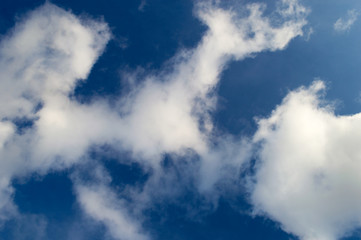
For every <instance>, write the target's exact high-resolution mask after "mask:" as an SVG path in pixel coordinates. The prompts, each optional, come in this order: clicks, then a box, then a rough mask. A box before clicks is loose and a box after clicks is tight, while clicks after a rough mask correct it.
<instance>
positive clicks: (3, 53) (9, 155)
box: [0, 3, 110, 218]
mask: <svg viewBox="0 0 361 240" xmlns="http://www.w3.org/2000/svg"><path fill="white" fill-rule="evenodd" d="M109 38H110V33H109V31H108V27H107V25H106V24H105V23H103V22H95V21H92V20H90V19H82V20H80V19H78V18H76V17H75V16H74V15H72V14H71V13H69V12H66V11H64V10H62V9H60V8H58V7H56V6H54V5H52V4H49V3H46V4H45V5H43V6H42V7H40V8H38V9H36V10H35V11H33V12H30V13H29V14H28V15H27V16H26V17H25V19H24V20H23V21H21V22H19V23H18V24H17V25H16V27H15V28H14V29H13V30H12V31H10V32H9V33H8V34H7V35H6V36H4V37H3V39H2V41H1V43H0V79H1V87H0V102H1V103H2V104H0V133H1V137H0V158H1V159H2V160H1V163H0V165H1V167H0V169H1V170H0V183H1V189H0V198H1V199H2V198H3V197H4V198H9V197H11V194H9V192H11V191H12V190H11V187H10V185H9V184H10V181H11V178H12V177H13V176H14V175H23V174H29V173H31V172H32V171H34V170H36V169H43V171H47V170H48V167H49V166H52V165H54V163H56V162H57V160H56V155H55V154H53V155H51V156H50V155H47V156H46V157H45V155H46V154H47V153H46V150H42V147H43V146H42V145H41V144H42V140H43V139H44V136H42V134H41V133H42V132H47V130H49V131H50V129H53V126H54V127H55V126H56V125H55V124H54V125H53V126H50V128H49V129H44V128H43V126H42V125H41V124H39V122H41V121H46V119H48V118H49V116H47V117H44V116H43V114H44V113H43V111H45V112H46V111H47V109H48V107H50V106H51V105H52V104H56V103H55V102H57V101H63V100H64V99H68V96H67V95H68V94H69V93H70V92H71V91H72V90H73V89H74V87H75V85H76V83H77V81H78V80H79V79H85V78H86V77H87V76H88V74H89V71H90V68H91V67H92V65H93V64H94V62H95V61H96V60H97V58H98V56H99V55H100V54H101V53H102V51H103V49H104V47H105V44H106V43H107V41H108V40H109ZM65 103H66V101H65ZM58 104H60V103H59V102H58ZM43 117H44V118H43ZM18 119H24V120H26V121H29V122H32V123H33V125H32V126H33V127H28V128H25V129H24V131H18V130H19V129H18V128H20V127H21V126H19V125H18V124H17V123H16V122H17V120H18ZM38 121H39V122H38ZM55 121H56V122H57V123H59V121H61V119H56V120H55ZM45 127H46V126H45ZM50 132H52V131H50ZM53 137H54V138H55V139H52V141H53V142H52V143H54V145H52V146H49V145H48V146H49V148H54V149H55V151H56V149H57V148H58V147H57V146H58V145H61V143H60V142H58V140H60V139H58V136H53ZM79 147H81V146H80V145H79ZM55 153H56V152H55ZM39 156H44V157H39ZM1 202H2V203H5V202H6V200H3V201H1ZM1 217H2V216H1ZM1 217H0V218H1Z"/></svg>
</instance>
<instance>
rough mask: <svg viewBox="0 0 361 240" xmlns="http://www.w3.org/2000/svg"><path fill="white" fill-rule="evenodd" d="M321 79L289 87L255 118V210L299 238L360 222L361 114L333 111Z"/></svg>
mask: <svg viewBox="0 0 361 240" xmlns="http://www.w3.org/2000/svg"><path fill="white" fill-rule="evenodd" d="M324 88H325V85H324V83H323V82H322V81H316V82H314V83H313V84H312V85H311V86H310V87H308V88H304V87H302V88H300V89H298V90H295V91H292V92H290V93H289V94H288V95H287V97H286V98H285V99H284V100H283V102H282V104H281V105H279V106H278V107H277V108H276V109H275V110H274V111H273V112H272V114H271V116H270V117H268V118H265V119H261V120H259V129H258V131H257V133H256V135H255V136H254V141H255V143H256V144H258V145H259V150H258V154H257V158H258V164H257V166H256V174H255V176H254V179H253V180H254V183H253V185H252V187H251V189H252V195H251V201H252V203H253V204H254V206H255V212H256V213H257V214H261V215H265V216H268V217H270V218H271V219H273V220H276V221H278V222H280V223H281V225H282V228H283V229H284V230H285V231H287V232H290V233H293V234H295V235H297V236H299V237H300V238H301V239H305V240H313V239H317V240H335V239H339V238H341V237H342V236H344V235H345V234H347V233H350V231H352V230H354V229H355V228H357V227H360V226H361V207H360V204H359V203H360V201H361V191H360V187H361V176H360V174H359V169H360V167H361V150H360V147H359V143H360V141H361V134H360V133H361V127H360V126H361V115H360V114H356V115H351V116H337V115H335V113H334V112H333V108H332V106H330V105H327V104H326V103H325V102H324V101H322V100H321V99H322V98H321V93H322V92H323V90H324Z"/></svg>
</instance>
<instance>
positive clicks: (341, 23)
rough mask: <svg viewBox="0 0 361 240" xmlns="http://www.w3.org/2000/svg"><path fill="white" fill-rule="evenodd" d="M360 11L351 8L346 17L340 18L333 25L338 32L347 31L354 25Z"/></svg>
mask: <svg viewBox="0 0 361 240" xmlns="http://www.w3.org/2000/svg"><path fill="white" fill-rule="evenodd" d="M358 15H359V13H358V11H357V10H356V9H352V10H349V11H348V12H347V15H346V17H344V18H339V19H337V21H336V22H335V24H334V25H333V28H334V29H335V31H336V32H346V31H348V30H350V29H351V27H352V25H353V24H354V23H355V22H356V20H357V18H358Z"/></svg>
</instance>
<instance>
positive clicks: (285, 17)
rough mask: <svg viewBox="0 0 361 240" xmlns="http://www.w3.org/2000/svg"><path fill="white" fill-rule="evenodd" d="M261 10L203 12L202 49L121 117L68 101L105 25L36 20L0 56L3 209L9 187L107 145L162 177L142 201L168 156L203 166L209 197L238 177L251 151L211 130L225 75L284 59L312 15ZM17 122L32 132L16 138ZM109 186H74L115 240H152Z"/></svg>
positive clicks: (43, 14) (136, 90) (137, 91)
mask: <svg viewBox="0 0 361 240" xmlns="http://www.w3.org/2000/svg"><path fill="white" fill-rule="evenodd" d="M264 8H265V6H264V5H262V4H250V5H247V6H246V7H245V14H244V15H241V14H240V13H237V12H235V11H234V10H226V9H222V8H221V7H219V6H218V5H217V4H213V3H210V2H206V3H204V2H201V3H199V4H198V5H197V8H196V11H197V14H198V16H199V18H200V19H201V21H203V23H204V24H205V25H207V27H208V31H206V33H205V35H204V36H203V38H202V40H201V41H200V43H199V44H198V46H197V47H195V48H194V49H190V50H183V51H180V52H179V54H177V56H175V57H174V58H173V59H172V60H171V61H170V64H171V70H170V71H165V72H161V73H159V74H155V75H154V74H153V75H146V77H144V78H143V79H141V81H139V82H141V83H140V84H137V85H133V86H131V90H130V91H129V93H127V95H126V96H125V97H123V98H121V99H118V101H117V103H116V104H115V105H116V107H111V106H110V105H109V104H108V103H107V102H106V101H105V100H93V101H92V102H91V103H89V104H82V103H79V102H77V101H76V100H74V99H72V98H69V95H71V94H72V92H73V90H74V87H75V86H76V83H77V81H78V80H79V79H85V78H86V77H87V75H88V74H89V71H90V69H91V67H92V65H93V64H94V62H95V61H96V59H97V58H98V56H99V55H100V54H101V53H102V51H103V49H104V47H105V45H106V43H107V42H108V41H109V39H110V33H109V30H108V27H107V25H106V24H105V23H102V22H96V21H92V20H89V19H88V20H84V19H83V20H81V19H78V18H76V17H75V16H74V15H72V14H71V13H69V12H66V11H64V10H62V9H59V8H58V7H56V6H54V5H51V4H49V3H47V4H45V5H44V6H43V7H40V8H39V9H37V10H35V11H34V12H32V13H30V14H29V15H28V16H27V18H26V19H25V20H24V21H23V22H22V23H19V24H18V25H17V26H16V28H15V29H14V30H13V31H12V32H11V33H10V34H9V35H8V36H7V37H5V39H4V40H3V41H2V43H1V46H0V79H1V88H0V101H1V102H2V103H7V104H2V105H1V106H0V118H1V122H0V133H1V137H0V158H1V159H2V161H1V162H0V176H1V179H0V183H1V184H2V185H1V187H2V188H1V189H0V190H3V191H1V192H0V193H1V196H0V199H1V198H3V197H4V198H6V199H9V197H10V196H11V187H10V185H9V183H10V181H11V179H12V177H14V176H24V175H27V174H29V173H32V172H34V171H36V172H40V173H43V174H45V173H46V172H47V171H49V169H63V168H66V167H69V166H72V165H73V164H75V163H79V162H80V160H82V157H84V154H86V152H87V150H88V149H89V147H91V146H94V145H102V144H110V145H111V146H113V147H114V148H117V149H119V151H122V150H125V151H130V152H131V153H132V158H133V160H134V161H138V162H139V163H140V164H141V165H142V166H146V167H149V168H151V169H152V170H153V171H154V172H155V173H154V175H153V176H154V178H153V179H152V177H151V178H150V180H149V184H148V185H147V187H146V188H145V189H146V191H144V192H141V193H139V194H138V195H137V196H143V197H144V196H145V197H144V199H149V198H150V196H152V189H155V188H157V187H158V186H157V185H156V183H158V182H159V181H156V179H162V177H163V176H162V174H163V173H164V171H163V169H162V166H161V164H160V163H161V161H162V159H163V156H164V154H171V155H172V154H173V155H174V156H176V157H175V158H174V159H177V158H182V156H183V157H187V156H188V154H189V152H191V153H192V154H191V155H192V156H194V155H196V156H197V157H198V159H200V163H199V164H198V165H195V166H196V167H195V169H191V170H190V171H191V172H192V171H194V172H197V171H200V174H199V177H198V178H199V179H197V181H196V182H197V183H198V186H197V188H198V190H200V191H201V192H209V191H212V189H213V186H214V185H215V184H216V183H217V182H218V181H220V180H221V179H222V178H223V177H230V176H229V175H230V173H231V172H232V173H234V176H235V177H237V176H238V169H239V168H240V166H241V165H242V164H243V163H244V162H245V161H246V159H247V158H248V152H249V144H248V143H247V141H246V140H242V139H241V140H239V139H233V138H232V137H230V136H227V134H220V135H219V134H216V131H214V130H213V126H212V121H211V115H210V114H211V112H212V111H213V110H214V109H215V107H216V101H217V95H216V93H215V89H216V87H217V84H218V83H219V81H220V74H221V72H222V71H223V69H224V67H225V66H226V64H227V63H228V62H229V61H231V60H242V59H244V58H246V57H248V56H253V55H254V54H255V53H258V52H262V51H276V50H282V49H284V48H285V47H286V46H287V44H288V43H289V42H290V40H292V39H293V38H295V37H297V36H300V35H302V28H303V26H304V25H305V24H306V20H305V17H306V15H307V9H305V8H304V7H303V6H301V5H300V4H298V2H297V1H295V0H282V1H280V2H279V5H278V8H277V10H276V12H275V13H274V14H273V15H272V17H266V16H264ZM18 119H25V120H27V121H30V122H32V125H31V126H29V127H27V128H25V129H23V130H22V131H19V129H18V128H19V126H17V124H16V120H18ZM240 146H241V147H240ZM192 166H193V165H192ZM234 169H236V170H235V171H233V170H234ZM229 170H232V171H229ZM194 176H198V174H196V173H195V174H194ZM232 176H233V175H232ZM166 177H169V176H168V175H167V176H166ZM154 179H155V180H154ZM169 179H173V178H172V177H171V176H170V177H169ZM154 183H155V184H154ZM107 184H108V182H105V183H104V184H103V185H99V186H98V185H87V184H86V183H82V182H77V181H75V190H76V193H77V196H78V199H79V202H80V204H81V205H82V206H83V208H84V211H85V212H87V213H88V214H89V215H90V216H91V217H93V218H94V219H96V220H99V221H102V222H104V223H105V224H106V226H107V227H108V228H109V230H110V232H111V234H112V235H113V237H115V238H126V239H134V238H135V239H146V238H147V237H146V236H145V235H144V234H142V233H140V232H141V229H140V225H139V224H138V223H137V222H135V221H133V220H132V217H131V214H130V213H128V212H127V209H126V207H125V206H124V207H122V206H123V205H124V204H123V201H122V200H121V199H118V198H117V196H116V194H115V193H113V192H112V190H111V189H110V188H109V187H108V186H107ZM148 186H149V187H148ZM5 193H8V194H5ZM104 196H107V197H108V198H107V199H106V198H104ZM147 201H151V200H147ZM2 202H3V201H2Z"/></svg>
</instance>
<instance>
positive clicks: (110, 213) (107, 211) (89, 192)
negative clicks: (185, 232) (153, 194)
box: [73, 166, 150, 240]
mask: <svg viewBox="0 0 361 240" xmlns="http://www.w3.org/2000/svg"><path fill="white" fill-rule="evenodd" d="M92 171H93V174H94V175H95V179H96V180H95V181H94V182H96V183H93V184H92V183H86V182H84V181H82V180H81V179H80V177H79V176H77V175H74V176H73V181H74V184H75V185H74V186H75V193H76V195H77V199H78V202H79V203H80V205H81V207H82V208H83V209H84V211H85V212H86V214H87V215H88V216H90V217H92V218H93V219H96V220H97V221H101V222H103V223H104V224H105V226H106V227H107V228H108V229H109V232H110V235H111V236H112V237H113V238H114V239H122V240H133V239H137V240H138V239H139V240H147V239H150V237H149V236H148V235H147V234H145V233H143V232H142V228H141V225H140V223H139V222H140V221H139V220H137V219H135V218H133V217H132V216H131V211H130V207H129V206H127V205H128V204H127V202H126V201H125V200H122V199H119V198H118V196H117V195H116V191H114V190H113V189H111V188H110V187H109V186H108V185H109V183H110V181H111V179H110V177H109V176H108V175H107V173H106V172H104V169H102V168H101V167H100V166H96V167H95V168H93V169H92Z"/></svg>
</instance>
